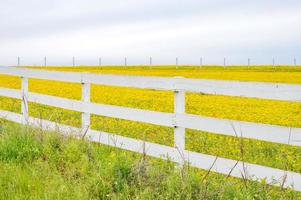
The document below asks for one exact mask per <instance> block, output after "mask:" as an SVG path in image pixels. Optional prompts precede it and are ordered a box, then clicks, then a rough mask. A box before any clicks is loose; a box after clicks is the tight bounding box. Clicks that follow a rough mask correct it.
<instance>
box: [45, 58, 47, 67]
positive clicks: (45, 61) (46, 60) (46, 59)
mask: <svg viewBox="0 0 301 200" xmlns="http://www.w3.org/2000/svg"><path fill="white" fill-rule="evenodd" d="M44 66H45V67H46V66H47V58H46V56H45V57H44Z"/></svg>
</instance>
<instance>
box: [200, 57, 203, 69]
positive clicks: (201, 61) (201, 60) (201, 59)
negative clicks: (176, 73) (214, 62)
mask: <svg viewBox="0 0 301 200" xmlns="http://www.w3.org/2000/svg"><path fill="white" fill-rule="evenodd" d="M201 67H203V58H202V57H200V68H201Z"/></svg>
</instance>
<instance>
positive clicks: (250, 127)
mask: <svg viewBox="0 0 301 200" xmlns="http://www.w3.org/2000/svg"><path fill="white" fill-rule="evenodd" d="M0 74H6V75H12V76H19V77H21V79H22V87H21V90H16V89H8V88H0V96H6V97H11V98H17V99H21V100H22V106H21V107H22V109H21V111H22V114H16V113H12V112H8V111H3V110H0V117H3V118H6V119H8V120H12V121H15V122H19V123H24V124H33V125H41V126H42V127H43V128H50V129H59V130H61V131H62V132H65V133H67V132H76V133H80V132H81V131H83V130H85V131H87V136H89V138H90V140H91V141H95V142H100V143H103V144H107V145H111V146H116V147H119V148H123V149H127V150H131V151H135V152H141V151H142V150H143V149H142V147H143V146H144V144H145V146H146V154H147V155H150V156H155V157H161V158H164V159H166V158H167V157H169V158H170V159H171V160H173V161H174V162H177V163H180V164H183V163H184V162H189V164H190V165H191V166H194V167H198V168H202V169H209V168H210V167H211V165H212V164H213V163H214V160H215V157H214V156H211V155H206V154H201V153H197V152H191V151H187V150H185V128H189V129H196V130H202V131H208V132H213V133H217V134H223V135H229V136H236V137H244V138H251V139H258V140H264V141H268V142H276V143H281V144H288V141H290V142H289V145H294V146H301V128H289V127H283V126H276V125H268V124H258V123H251V122H242V121H235V120H225V119H217V118H211V117H204V116H199V115H192V114H186V113H185V92H186V91H189V92H202V93H209V94H223V95H232V96H246V97H257V98H267V99H276V100H287V101H300V100H301V85H293V84H292V85H290V84H272V83H253V82H239V81H215V80H196V79H185V78H179V77H178V78H160V77H138V76H118V75H103V74H89V73H75V72H57V71H44V70H30V69H22V68H12V67H0ZM28 78H37V79H46V80H56V81H65V82H75V83H81V84H82V100H81V101H78V100H72V99H66V98H61V97H55V96H49V95H43V94H37V93H32V92H29V91H28ZM91 83H92V84H103V85H114V86H123V87H136V88H145V89H158V90H172V91H174V113H164V112H157V111H148V110H141V109H135V108H126V107H120V106H113V105H105V104H96V103H91V102H90V84H91ZM28 101H30V102H35V103H40V104H45V105H49V106H55V107H59V108H64V109H69V110H74V111H78V112H81V113H82V128H81V129H78V128H74V127H69V126H65V125H61V124H55V123H54V122H50V121H47V120H41V119H35V118H32V117H30V116H28ZM90 114H96V115H102V116H107V117H113V118H120V119H126V120H132V121H138V122H146V123H151V124H156V125H162V126H168V127H173V128H174V147H169V146H164V145H159V144H154V143H150V142H145V141H141V140H136V139H131V138H126V137H122V136H117V135H113V134H110V133H104V132H99V131H94V130H90V129H89V127H90ZM234 130H237V131H238V132H241V133H242V134H243V135H242V136H241V135H236V133H235V131H234ZM237 162H238V164H237V165H236V163H237ZM234 166H235V167H234ZM233 167H234V169H233V171H232V172H231V176H235V177H247V178H248V179H252V180H257V179H262V178H266V179H267V181H268V183H270V184H275V181H274V180H278V181H279V182H282V180H284V179H285V183H284V186H285V187H289V186H293V187H294V189H295V190H298V191H301V174H298V173H295V172H290V171H283V170H280V169H274V168H270V167H264V166H260V165H254V164H250V163H243V162H241V161H235V160H231V159H225V158H218V159H217V161H216V162H215V164H214V166H213V168H212V170H213V171H215V172H218V173H222V174H229V172H230V171H231V169H232V168H233ZM246 169H247V170H246ZM246 172H247V173H248V174H246Z"/></svg>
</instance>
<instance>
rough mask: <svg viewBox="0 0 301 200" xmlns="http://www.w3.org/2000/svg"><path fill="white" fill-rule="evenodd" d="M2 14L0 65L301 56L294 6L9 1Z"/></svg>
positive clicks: (292, 2)
mask: <svg viewBox="0 0 301 200" xmlns="http://www.w3.org/2000/svg"><path fill="white" fill-rule="evenodd" d="M0 7H1V9H2V12H0V18H1V21H0V44H1V46H0V54H1V57H0V64H1V63H2V64H14V62H15V57H16V56H17V55H20V56H23V57H26V59H25V58H24V60H26V62H27V63H26V64H34V63H36V62H37V61H36V60H38V59H37V58H38V57H41V56H42V55H46V54H47V55H48V56H50V57H53V60H54V61H53V63H55V64H60V63H62V64H64V63H66V61H65V60H66V59H67V57H70V56H71V55H74V54H76V55H78V56H79V57H81V60H82V61H83V62H87V63H89V60H92V59H94V60H96V58H95V57H96V56H99V55H103V56H105V57H106V59H107V62H108V63H114V62H115V63H117V60H119V59H120V57H121V56H125V55H127V56H130V57H132V59H131V61H132V62H133V63H134V64H139V63H142V62H144V59H141V57H145V58H146V57H148V56H149V55H153V56H156V58H157V62H159V63H168V62H173V58H174V57H175V56H182V57H183V62H187V63H193V62H195V61H196V60H198V58H197V57H198V56H200V55H202V56H206V57H207V58H208V59H207V60H208V62H212V63H214V62H215V63H218V62H220V60H221V59H222V57H223V56H229V57H232V60H233V63H238V62H243V61H244V60H245V59H246V57H250V56H251V57H252V56H253V57H256V58H257V60H258V62H269V61H270V59H271V57H273V56H277V57H279V62H290V60H291V59H292V57H294V56H296V57H298V58H299V57H300V53H298V52H299V51H300V45H301V39H300V37H299V35H300V34H301V28H300V27H301V26H300V22H301V14H300V12H299V11H300V8H301V2H300V1H297V0H288V1H280V0H278V1H275V0H273V1H272V0H265V1H260V0H254V1H238V0H215V1H210V0H204V1H199V0H186V1H183V0H176V1H174V0H173V1H172V0H166V1H159V0H153V1H141V0H140V1H139V0H128V1H122V0H113V1H96V0H90V1H83V0H82V1H80V0H74V1H71V0H70V1H59V0H53V1H47V0H44V1H38V0H30V1H17V0H12V1H8V0H7V1H1V2H0ZM300 60H301V57H300ZM90 62H91V64H92V63H93V62H94V61H90Z"/></svg>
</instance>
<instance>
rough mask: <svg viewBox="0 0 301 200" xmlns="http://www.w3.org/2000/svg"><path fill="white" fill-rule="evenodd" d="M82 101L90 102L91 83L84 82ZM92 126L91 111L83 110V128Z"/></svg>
mask: <svg viewBox="0 0 301 200" xmlns="http://www.w3.org/2000/svg"><path fill="white" fill-rule="evenodd" d="M82 102H83V103H89V102H90V83H85V82H82ZM89 127H90V113H87V112H82V129H83V130H84V131H86V130H88V129H89Z"/></svg>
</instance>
